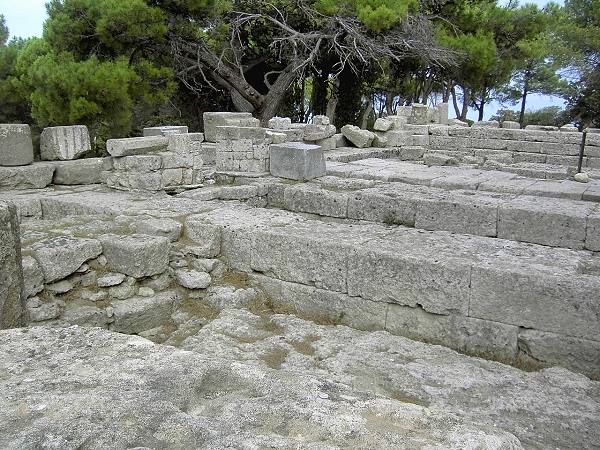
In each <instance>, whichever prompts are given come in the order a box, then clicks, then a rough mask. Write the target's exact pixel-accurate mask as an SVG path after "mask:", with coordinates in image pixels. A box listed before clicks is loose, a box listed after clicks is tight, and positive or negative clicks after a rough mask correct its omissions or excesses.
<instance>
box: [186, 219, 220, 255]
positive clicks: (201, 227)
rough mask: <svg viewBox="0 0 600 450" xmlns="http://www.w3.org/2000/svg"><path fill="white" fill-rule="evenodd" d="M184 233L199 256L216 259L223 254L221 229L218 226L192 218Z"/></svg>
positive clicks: (187, 221) (187, 222) (187, 223)
mask: <svg viewBox="0 0 600 450" xmlns="http://www.w3.org/2000/svg"><path fill="white" fill-rule="evenodd" d="M184 233H185V237H186V238H187V239H189V240H190V241H192V242H193V243H194V246H195V247H196V248H197V256H199V257H201V258H215V257H217V256H219V254H220V253H221V229H220V228H219V227H218V226H216V225H213V224H210V223H206V222H204V221H203V220H202V219H201V218H195V217H191V218H189V219H188V220H186V221H185V228H184Z"/></svg>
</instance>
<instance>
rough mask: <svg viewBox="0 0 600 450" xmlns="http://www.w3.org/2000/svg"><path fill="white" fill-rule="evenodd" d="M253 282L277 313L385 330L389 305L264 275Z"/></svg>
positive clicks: (252, 280)
mask: <svg viewBox="0 0 600 450" xmlns="http://www.w3.org/2000/svg"><path fill="white" fill-rule="evenodd" d="M250 280H251V282H252V284H253V285H254V286H256V287H257V288H258V289H259V290H260V291H261V292H263V293H264V294H266V296H267V297H268V298H269V300H270V304H271V305H273V308H274V309H275V311H279V310H280V311H282V312H285V313H289V312H290V311H291V312H293V313H294V314H296V315H298V316H301V317H304V318H307V319H311V320H315V321H318V322H333V323H339V324H341V325H346V326H349V327H352V328H356V329H359V330H369V331H375V330H383V329H384V327H385V316H386V310H387V305H386V304H384V303H378V302H371V301H368V300H365V299H363V298H360V297H350V296H348V295H346V294H342V293H339V292H332V291H327V290H324V289H318V288H315V287H312V286H306V285H304V284H298V283H290V282H287V281H281V280H278V279H275V278H271V277H266V276H262V275H252V276H251V277H250Z"/></svg>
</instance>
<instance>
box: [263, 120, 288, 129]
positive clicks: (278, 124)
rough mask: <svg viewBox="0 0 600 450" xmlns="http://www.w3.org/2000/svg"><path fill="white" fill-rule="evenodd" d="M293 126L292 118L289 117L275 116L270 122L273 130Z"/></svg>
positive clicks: (269, 125)
mask: <svg viewBox="0 0 600 450" xmlns="http://www.w3.org/2000/svg"><path fill="white" fill-rule="evenodd" d="M291 126H292V119H290V118H289V117H273V118H272V119H271V120H269V123H268V127H269V128H271V129H273V130H287V129H288V128H290V127H291Z"/></svg>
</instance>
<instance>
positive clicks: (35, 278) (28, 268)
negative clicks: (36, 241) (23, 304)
mask: <svg viewBox="0 0 600 450" xmlns="http://www.w3.org/2000/svg"><path fill="white" fill-rule="evenodd" d="M22 267H23V281H24V286H25V287H24V289H23V294H24V296H25V298H27V297H33V296H34V295H35V294H37V293H39V292H41V291H42V289H44V274H43V273H42V269H41V268H40V265H39V264H38V263H37V261H36V260H35V259H34V258H33V257H31V256H24V257H23V260H22Z"/></svg>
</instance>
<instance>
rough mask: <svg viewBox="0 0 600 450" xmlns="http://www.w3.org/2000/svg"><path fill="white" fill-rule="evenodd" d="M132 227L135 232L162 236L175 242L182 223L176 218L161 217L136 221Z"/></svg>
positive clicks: (179, 234) (179, 235)
mask: <svg viewBox="0 0 600 450" xmlns="http://www.w3.org/2000/svg"><path fill="white" fill-rule="evenodd" d="M132 228H133V229H134V230H135V232H136V233H140V234H149V235H151V236H164V237H166V238H168V239H169V240H170V241H171V242H175V241H177V240H178V239H179V238H180V237H181V232H182V230H183V225H182V224H181V223H180V222H177V221H176V220H173V219H168V218H163V219H146V220H140V221H136V222H135V223H134V224H133V226H132Z"/></svg>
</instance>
